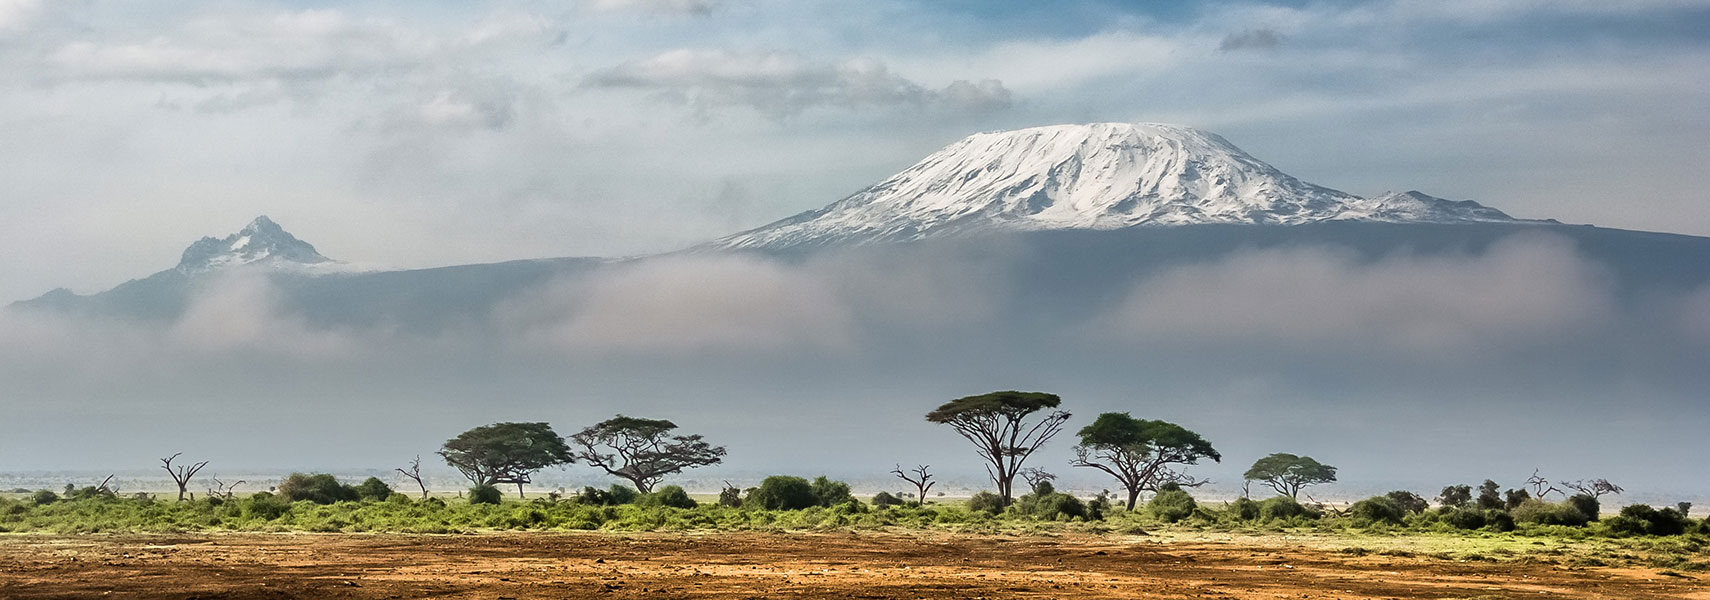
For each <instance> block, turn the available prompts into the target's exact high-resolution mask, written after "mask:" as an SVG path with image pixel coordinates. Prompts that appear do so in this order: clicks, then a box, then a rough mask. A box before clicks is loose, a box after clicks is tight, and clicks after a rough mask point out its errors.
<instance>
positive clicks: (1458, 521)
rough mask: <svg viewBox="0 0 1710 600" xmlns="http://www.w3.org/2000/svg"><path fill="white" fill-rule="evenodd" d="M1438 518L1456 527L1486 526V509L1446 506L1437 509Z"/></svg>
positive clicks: (1470, 528)
mask: <svg viewBox="0 0 1710 600" xmlns="http://www.w3.org/2000/svg"><path fill="white" fill-rule="evenodd" d="M1469 504H1470V503H1469ZM1437 520H1438V521H1440V522H1442V523H1446V524H1448V525H1449V526H1450V527H1454V528H1455V529H1466V530H1472V529H1479V528H1481V527H1484V511H1481V510H1477V509H1472V508H1453V507H1447V506H1445V507H1443V508H1442V509H1439V510H1438V511H1437Z"/></svg>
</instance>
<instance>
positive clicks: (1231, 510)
mask: <svg viewBox="0 0 1710 600" xmlns="http://www.w3.org/2000/svg"><path fill="white" fill-rule="evenodd" d="M1223 512H1224V513H1226V514H1228V515H1229V516H1230V517H1234V518H1235V519H1236V520H1238V521H1255V520H1258V518H1259V503H1258V502H1254V501H1253V499H1252V498H1248V497H1246V496H1242V497H1240V498H1236V499H1235V501H1234V502H1230V503H1229V505H1228V506H1226V507H1224V510H1223Z"/></svg>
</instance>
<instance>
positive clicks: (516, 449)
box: [439, 423, 573, 497]
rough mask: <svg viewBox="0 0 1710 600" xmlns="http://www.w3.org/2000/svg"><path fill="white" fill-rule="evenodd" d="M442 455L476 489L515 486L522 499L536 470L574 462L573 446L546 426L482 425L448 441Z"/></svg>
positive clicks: (518, 424) (549, 426) (441, 450)
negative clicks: (571, 448)
mask: <svg viewBox="0 0 1710 600" xmlns="http://www.w3.org/2000/svg"><path fill="white" fill-rule="evenodd" d="M439 455H440V456H441V457H443V458H445V463H446V464H448V465H451V466H453V467H456V468H457V470H458V471H461V472H462V473H463V476H464V477H468V478H469V481H471V482H473V483H474V484H475V486H476V487H480V486H484V485H496V484H500V483H514V484H516V486H517V496H518V497H521V496H522V493H523V484H525V483H528V482H529V476H530V475H532V474H533V473H534V472H535V471H539V470H541V469H544V468H547V467H550V466H554V465H562V464H567V463H570V462H572V461H573V458H572V457H571V456H570V447H569V446H566V445H565V444H564V439H563V438H560V437H558V434H557V433H554V432H553V431H552V426H551V425H547V424H546V423H494V424H492V425H482V426H480V427H476V428H474V429H471V430H469V431H465V432H463V433H461V434H458V436H457V437H454V438H451V439H449V440H446V442H445V446H444V447H443V448H441V449H440V451H439Z"/></svg>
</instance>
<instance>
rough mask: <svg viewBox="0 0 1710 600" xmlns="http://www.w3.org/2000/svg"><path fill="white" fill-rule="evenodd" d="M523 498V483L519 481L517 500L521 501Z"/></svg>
mask: <svg viewBox="0 0 1710 600" xmlns="http://www.w3.org/2000/svg"><path fill="white" fill-rule="evenodd" d="M522 497H523V492H522V482H521V481H518V482H517V499H519V500H520V499H522Z"/></svg>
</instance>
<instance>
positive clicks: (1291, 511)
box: [1259, 496, 1316, 521]
mask: <svg viewBox="0 0 1710 600" xmlns="http://www.w3.org/2000/svg"><path fill="white" fill-rule="evenodd" d="M1295 517H1308V518H1316V515H1314V514H1313V512H1312V510H1311V509H1309V508H1307V507H1305V506H1304V505H1302V504H1301V503H1300V502H1299V501H1297V500H1295V499H1294V498H1290V497H1288V496H1277V497H1275V498H1266V499H1265V500H1264V501H1263V502H1260V503H1259V518H1261V519H1264V520H1266V521H1287V520H1289V519H1293V518H1295Z"/></svg>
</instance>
